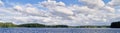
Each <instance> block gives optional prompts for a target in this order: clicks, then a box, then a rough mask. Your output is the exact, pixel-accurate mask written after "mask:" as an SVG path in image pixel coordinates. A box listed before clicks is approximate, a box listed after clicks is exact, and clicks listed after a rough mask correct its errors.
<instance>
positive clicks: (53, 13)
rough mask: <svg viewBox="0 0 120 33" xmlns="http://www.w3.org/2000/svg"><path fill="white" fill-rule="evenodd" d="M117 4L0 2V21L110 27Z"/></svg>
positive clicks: (113, 0) (104, 0)
mask: <svg viewBox="0 0 120 33" xmlns="http://www.w3.org/2000/svg"><path fill="white" fill-rule="evenodd" d="M119 3H120V2H119V0H91V1H90V0H51V1H47V0H0V21H1V22H12V23H14V24H23V23H40V24H47V25H56V24H64V25H71V26H78V25H110V23H111V22H113V21H119V20H120V19H119V18H120V15H119V14H120V9H119V7H120V4H119Z"/></svg>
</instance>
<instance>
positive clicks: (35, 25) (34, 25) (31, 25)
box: [0, 23, 109, 28]
mask: <svg viewBox="0 0 120 33" xmlns="http://www.w3.org/2000/svg"><path fill="white" fill-rule="evenodd" d="M0 28H109V26H106V25H104V26H91V25H86V26H68V25H44V24H38V23H27V24H20V25H16V24H13V23H0Z"/></svg>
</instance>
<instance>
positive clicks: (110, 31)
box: [0, 28, 120, 33]
mask: <svg viewBox="0 0 120 33" xmlns="http://www.w3.org/2000/svg"><path fill="white" fill-rule="evenodd" d="M0 33H120V29H118V28H0Z"/></svg>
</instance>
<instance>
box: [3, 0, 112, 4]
mask: <svg viewBox="0 0 120 33" xmlns="http://www.w3.org/2000/svg"><path fill="white" fill-rule="evenodd" d="M2 1H3V2H11V3H22V4H26V3H31V4H37V3H38V2H42V1H45V0H34V1H33V0H2ZM56 1H57V2H60V1H61V2H64V3H65V4H67V5H70V4H79V1H78V0H56ZM103 1H104V2H105V3H108V2H110V1H111V0H103Z"/></svg>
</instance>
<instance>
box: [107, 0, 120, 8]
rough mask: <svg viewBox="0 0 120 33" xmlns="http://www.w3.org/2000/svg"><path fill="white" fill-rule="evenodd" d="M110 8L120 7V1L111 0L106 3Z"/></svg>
mask: <svg viewBox="0 0 120 33" xmlns="http://www.w3.org/2000/svg"><path fill="white" fill-rule="evenodd" d="M108 4H109V5H110V6H112V7H114V6H120V0H112V1H111V2H109V3H108Z"/></svg>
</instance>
